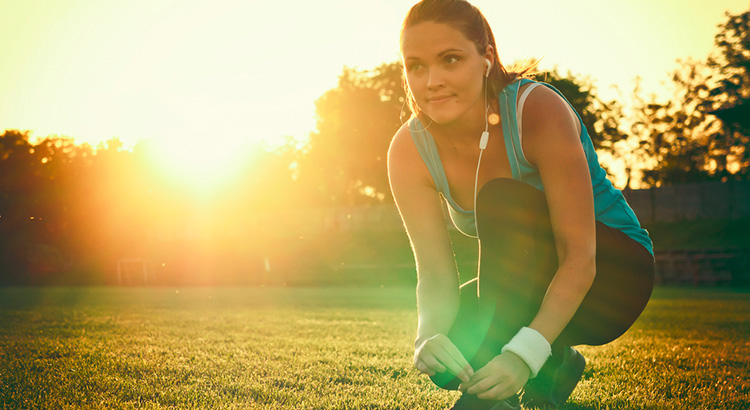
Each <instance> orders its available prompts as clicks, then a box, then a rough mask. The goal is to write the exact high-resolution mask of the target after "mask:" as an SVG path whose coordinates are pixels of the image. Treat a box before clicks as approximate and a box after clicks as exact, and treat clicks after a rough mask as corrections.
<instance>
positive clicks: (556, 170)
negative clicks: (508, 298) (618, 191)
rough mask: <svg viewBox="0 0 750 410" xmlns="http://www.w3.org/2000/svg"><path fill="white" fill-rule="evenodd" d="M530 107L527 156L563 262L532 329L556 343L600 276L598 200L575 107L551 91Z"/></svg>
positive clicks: (541, 92) (535, 95) (533, 98)
mask: <svg viewBox="0 0 750 410" xmlns="http://www.w3.org/2000/svg"><path fill="white" fill-rule="evenodd" d="M526 104H527V105H526V107H525V108H524V124H523V130H524V143H525V146H526V147H525V148H526V152H527V158H528V159H529V161H530V162H532V163H533V164H534V165H536V166H537V167H538V168H539V173H540V175H541V177H542V184H543V185H544V190H545V194H546V196H547V203H548V204H549V210H550V218H551V222H552V229H553V232H554V236H555V244H556V247H557V253H558V260H559V267H558V269H557V272H556V273H555V276H554V278H553V280H552V282H551V283H550V285H549V288H548V289H547V294H546V295H545V297H544V300H543V301H542V305H541V308H540V310H539V313H538V314H537V315H536V317H535V318H534V320H533V321H532V322H531V325H530V326H529V327H531V328H533V329H535V330H537V331H539V332H540V333H541V334H542V335H543V336H544V337H545V338H546V339H547V340H548V341H549V342H550V343H552V342H553V341H554V340H555V339H557V337H558V336H559V335H560V333H561V332H562V331H563V329H564V328H565V326H567V324H568V322H570V320H571V319H572V318H573V315H574V314H575V312H576V310H577V309H578V307H579V306H580V304H581V302H582V301H583V298H584V297H585V296H586V293H587V292H588V290H589V288H590V287H591V284H592V283H593V281H594V276H595V275H596V264H595V259H596V226H595V222H594V197H593V191H592V188H591V176H590V174H589V170H588V164H587V162H586V156H585V154H584V152H583V146H582V145H581V142H580V139H579V134H580V128H579V127H580V126H579V124H578V119H577V118H576V117H575V114H574V113H573V112H572V111H571V109H570V107H569V106H568V105H567V103H566V102H565V101H564V100H563V99H562V98H561V97H560V96H558V95H557V94H556V93H555V92H554V91H552V90H550V89H548V88H546V87H539V88H538V89H537V92H532V93H531V94H530V95H529V99H528V100H527V102H526Z"/></svg>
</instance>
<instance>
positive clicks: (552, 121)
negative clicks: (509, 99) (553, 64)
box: [519, 83, 581, 163]
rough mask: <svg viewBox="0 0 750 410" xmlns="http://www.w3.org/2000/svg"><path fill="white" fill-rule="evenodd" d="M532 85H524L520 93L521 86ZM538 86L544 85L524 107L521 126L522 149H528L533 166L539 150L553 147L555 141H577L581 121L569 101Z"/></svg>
mask: <svg viewBox="0 0 750 410" xmlns="http://www.w3.org/2000/svg"><path fill="white" fill-rule="evenodd" d="M531 84H533V83H528V84H524V85H523V86H522V87H521V90H519V91H520V92H523V90H524V88H523V87H529V86H531ZM541 84H543V85H544V86H542V87H535V88H534V89H533V90H532V91H531V92H530V93H529V94H528V96H527V98H526V100H525V102H524V105H523V116H522V121H523V124H521V126H522V129H523V139H524V148H526V147H527V146H528V148H529V149H528V150H526V149H525V151H527V154H528V156H529V157H530V158H529V160H530V161H531V162H532V163H536V162H535V161H534V160H533V159H532V158H534V157H537V155H535V153H536V152H537V151H538V150H539V149H544V148H545V147H551V146H555V145H557V144H556V142H558V141H559V142H567V143H572V142H575V141H579V136H580V134H581V125H580V121H579V119H578V116H577V115H576V113H575V111H573V108H572V107H571V106H570V104H569V103H568V101H567V100H566V99H565V98H564V97H563V96H561V95H560V94H558V93H557V92H556V91H555V90H553V89H552V88H550V87H548V86H546V85H545V84H544V83H541ZM566 145H568V144H566ZM574 145H575V144H574ZM568 146H570V145H568ZM571 148H572V146H571Z"/></svg>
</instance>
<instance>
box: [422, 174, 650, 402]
mask: <svg viewBox="0 0 750 410" xmlns="http://www.w3.org/2000/svg"><path fill="white" fill-rule="evenodd" d="M476 215H477V226H478V236H479V255H480V256H479V273H478V276H477V278H476V279H473V280H471V281H469V282H467V283H465V284H464V285H462V286H461V290H460V292H461V302H460V303H461V305H460V308H459V312H458V316H457V317H456V320H455V321H454V323H453V326H452V327H451V329H450V331H449V332H448V337H449V338H450V339H451V340H452V341H453V343H454V344H456V346H457V347H458V348H459V350H460V351H461V352H462V353H463V354H464V357H466V359H467V360H468V361H469V363H470V364H471V366H472V368H473V369H474V370H477V369H479V368H481V367H483V366H484V365H485V364H487V362H489V361H490V360H491V359H492V358H493V357H495V356H497V355H499V354H500V349H501V348H502V347H503V346H504V345H505V344H506V343H507V342H508V341H509V340H510V339H511V338H512V337H513V336H514V335H515V334H516V332H518V330H519V329H520V328H521V327H523V326H528V325H529V323H531V321H532V319H533V318H534V317H535V316H536V314H537V312H538V310H539V307H540V306H541V303H542V300H543V298H544V295H545V292H546V291H547V288H548V286H549V284H550V282H551V280H552V278H553V276H554V275H555V272H556V270H557V266H558V261H557V251H556V248H555V241H554V238H553V234H552V227H551V224H550V216H549V209H548V208H547V201H546V199H545V196H544V193H543V192H541V191H539V190H537V189H535V188H533V187H531V186H530V185H527V184H525V183H522V182H518V181H515V180H512V179H505V178H500V179H494V180H491V181H489V182H488V183H487V184H485V185H484V186H483V187H482V189H481V190H480V192H479V194H478V197H477V212H476ZM477 284H478V289H477ZM653 284H654V259H653V257H652V256H651V254H650V253H649V252H648V250H646V248H645V247H643V245H641V244H639V243H638V242H636V241H635V240H633V239H632V238H630V237H629V236H627V235H625V234H624V233H622V232H620V231H619V230H617V229H614V228H610V227H608V226H606V225H604V224H603V223H601V222H599V221H597V222H596V277H595V279H594V283H593V284H592V286H591V289H590V290H589V291H588V293H587V294H586V297H585V298H584V300H583V302H582V303H581V305H580V307H579V308H578V310H577V312H576V314H575V315H574V316H573V318H572V319H571V321H570V322H569V323H568V325H567V326H566V327H565V329H564V330H563V331H562V333H561V334H560V336H559V337H558V338H557V339H556V340H555V342H554V343H553V344H552V357H551V358H550V360H548V363H547V364H546V365H545V368H548V367H550V366H552V367H554V366H555V365H556V364H558V363H560V361H561V360H562V352H563V351H564V348H565V347H566V346H573V345H579V344H586V345H601V344H605V343H608V342H611V341H612V340H615V339H616V338H618V337H619V336H621V335H622V334H623V333H625V331H626V330H628V328H630V326H631V325H632V324H633V322H635V320H636V319H637V318H638V316H639V315H640V314H641V312H642V311H643V309H644V307H645V306H646V303H647V302H648V300H649V298H650V296H651V290H652V289H653ZM432 380H433V382H434V383H435V384H437V385H438V386H440V387H443V388H446V389H456V388H457V386H458V384H459V382H460V381H459V380H458V379H456V378H454V376H453V375H451V374H449V373H438V374H436V375H435V376H432Z"/></svg>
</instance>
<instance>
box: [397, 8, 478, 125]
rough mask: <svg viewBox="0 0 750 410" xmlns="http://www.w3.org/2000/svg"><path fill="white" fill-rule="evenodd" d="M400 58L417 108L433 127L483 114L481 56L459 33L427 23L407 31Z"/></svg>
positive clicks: (469, 41)
mask: <svg viewBox="0 0 750 410" xmlns="http://www.w3.org/2000/svg"><path fill="white" fill-rule="evenodd" d="M401 55H402V57H403V62H404V69H405V71H406V82H407V84H408V85H409V90H411V93H412V95H413V96H414V99H415V101H416V102H417V106H419V109H420V110H421V111H422V112H424V113H425V114H426V115H428V116H429V117H430V118H431V119H432V120H433V121H435V122H436V123H438V124H449V123H453V122H455V121H461V120H462V119H470V118H474V117H473V116H471V115H470V114H468V115H467V113H474V112H475V111H474V110H480V111H479V112H482V110H484V98H483V97H484V95H483V91H484V88H483V85H484V73H485V71H486V70H487V63H486V62H485V61H484V59H485V56H483V55H480V54H479V53H478V52H477V49H476V47H475V45H474V43H473V42H471V40H469V39H468V38H466V37H465V36H464V35H463V33H461V32H460V31H458V30H456V29H454V28H452V27H451V26H449V25H446V24H441V23H435V22H429V21H428V22H423V23H419V24H416V25H414V26H411V27H408V28H406V29H405V30H404V31H403V33H402V36H401ZM489 58H491V57H489ZM482 115H484V114H483V113H482Z"/></svg>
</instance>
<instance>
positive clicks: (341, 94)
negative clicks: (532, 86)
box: [299, 62, 625, 205]
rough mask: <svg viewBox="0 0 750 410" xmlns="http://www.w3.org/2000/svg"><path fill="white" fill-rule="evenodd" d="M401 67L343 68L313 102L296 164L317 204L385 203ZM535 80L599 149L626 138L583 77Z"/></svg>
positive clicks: (610, 107)
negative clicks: (564, 103) (577, 119)
mask: <svg viewBox="0 0 750 410" xmlns="http://www.w3.org/2000/svg"><path fill="white" fill-rule="evenodd" d="M401 73H402V69H401V65H400V64H399V63H397V62H394V63H387V64H383V65H381V66H379V67H377V68H375V69H373V70H355V69H351V68H344V71H343V73H342V75H341V76H340V77H339V84H338V86H337V87H336V88H334V89H331V90H329V91H327V92H326V93H325V94H324V95H323V96H322V97H321V98H320V99H319V100H318V101H317V102H316V112H317V116H318V121H317V131H316V132H314V133H312V134H311V136H310V142H309V145H308V147H307V150H306V152H305V155H304V156H303V157H302V159H301V160H300V168H299V175H300V181H301V182H302V185H303V186H308V187H315V190H316V196H317V197H318V202H319V203H320V204H336V205H344V204H367V203H381V202H384V201H386V200H389V199H390V189H389V186H388V176H387V171H386V164H385V159H386V152H387V149H388V144H389V143H390V140H391V137H392V136H393V134H395V132H396V131H397V130H398V128H399V127H400V126H401V124H402V123H403V122H404V121H406V119H407V118H408V116H409V112H408V110H407V109H406V107H405V104H404V101H405V98H406V97H405V93H404V90H403V85H402V77H401V75H402V74H401ZM540 79H542V80H544V81H547V82H549V83H551V84H552V85H554V86H555V87H556V88H558V89H559V90H560V91H562V92H563V94H565V96H566V97H567V98H568V99H569V101H570V102H571V104H572V105H573V107H574V108H575V109H576V110H577V111H578V112H579V113H580V114H581V117H582V119H583V122H584V124H585V125H586V127H587V129H588V130H589V132H590V133H591V135H592V138H593V140H594V144H595V146H596V147H597V148H598V149H602V150H611V147H612V144H614V142H616V141H618V140H620V139H622V138H625V134H624V133H622V132H620V131H619V129H618V123H619V118H618V115H619V114H618V111H617V109H618V107H619V106H618V105H617V104H616V103H615V102H606V103H605V102H603V101H602V100H601V99H599V98H598V97H597V96H596V95H595V88H594V87H593V85H592V83H591V82H590V81H588V80H586V79H580V78H577V77H575V76H573V75H572V74H570V73H568V75H567V76H565V77H563V76H561V75H560V74H559V73H558V72H557V71H556V70H554V71H551V72H547V73H543V75H541V76H540Z"/></svg>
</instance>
